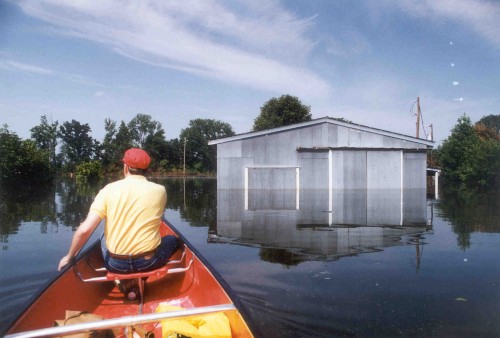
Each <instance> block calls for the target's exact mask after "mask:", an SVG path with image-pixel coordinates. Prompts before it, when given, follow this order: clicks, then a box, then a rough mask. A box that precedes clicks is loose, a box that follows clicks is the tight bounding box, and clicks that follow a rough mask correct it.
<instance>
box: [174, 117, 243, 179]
mask: <svg viewBox="0 0 500 338" xmlns="http://www.w3.org/2000/svg"><path fill="white" fill-rule="evenodd" d="M233 135H234V131H233V128H232V127H231V125H229V124H228V123H225V122H222V121H218V120H211V119H194V120H191V121H189V127H188V128H186V129H183V130H181V133H180V137H179V139H180V140H179V141H180V143H181V144H182V145H184V142H186V165H187V166H188V167H189V168H191V169H194V170H196V171H214V170H215V169H216V167H217V162H216V161H217V158H216V148H215V147H210V146H209V145H208V141H210V140H215V139H218V138H223V137H229V136H233Z"/></svg>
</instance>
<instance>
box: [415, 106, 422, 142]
mask: <svg viewBox="0 0 500 338" xmlns="http://www.w3.org/2000/svg"><path fill="white" fill-rule="evenodd" d="M420 114H421V111H420V97H417V136H416V137H417V138H419V137H420Z"/></svg>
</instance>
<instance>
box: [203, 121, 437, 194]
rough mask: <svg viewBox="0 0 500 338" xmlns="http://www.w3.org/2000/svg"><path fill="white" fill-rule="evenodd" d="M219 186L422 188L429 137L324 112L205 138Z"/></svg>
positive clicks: (243, 187)
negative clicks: (214, 148)
mask: <svg viewBox="0 0 500 338" xmlns="http://www.w3.org/2000/svg"><path fill="white" fill-rule="evenodd" d="M209 144H210V145H216V146H217V188H218V189H245V190H252V189H294V190H297V191H298V190H303V189H329V190H350V189H368V190H370V189H396V190H402V189H418V190H421V189H425V188H426V158H427V153H426V152H427V150H428V149H432V147H433V144H434V143H433V142H431V141H427V140H425V139H420V138H415V137H411V136H406V135H402V134H398V133H393V132H390V131H386V130H381V129H376V128H371V127H367V126H362V125H358V124H353V123H347V122H343V121H339V120H336V119H333V118H329V117H323V118H319V119H315V120H312V121H308V122H303V123H299V124H294V125H290V126H285V127H280V128H274V129H269V130H264V131H258V132H250V133H245V134H240V135H236V136H232V137H227V138H223V139H219V140H213V141H210V142H209Z"/></svg>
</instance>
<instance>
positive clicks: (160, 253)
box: [101, 234, 179, 273]
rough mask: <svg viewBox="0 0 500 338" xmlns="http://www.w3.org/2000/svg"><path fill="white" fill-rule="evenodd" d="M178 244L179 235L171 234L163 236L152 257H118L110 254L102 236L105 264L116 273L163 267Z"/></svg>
mask: <svg viewBox="0 0 500 338" xmlns="http://www.w3.org/2000/svg"><path fill="white" fill-rule="evenodd" d="M178 246H179V240H178V239H177V237H175V236H171V235H169V236H165V237H162V239H161V243H160V245H159V246H158V247H157V248H156V252H155V254H154V255H153V257H151V258H150V259H145V258H144V257H139V258H127V259H118V258H114V257H111V256H110V255H109V251H108V248H107V247H106V240H105V238H104V234H103V235H102V236H101V250H102V256H103V259H104V266H105V267H106V269H107V270H108V271H110V272H115V273H132V272H145V271H151V270H155V269H158V268H161V267H162V266H164V265H165V264H167V262H168V260H169V259H170V257H172V255H173V254H174V252H175V250H177V247H178Z"/></svg>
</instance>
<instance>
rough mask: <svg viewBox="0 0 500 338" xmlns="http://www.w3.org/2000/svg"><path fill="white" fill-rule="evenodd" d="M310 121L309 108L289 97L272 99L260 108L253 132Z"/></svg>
mask: <svg viewBox="0 0 500 338" xmlns="http://www.w3.org/2000/svg"><path fill="white" fill-rule="evenodd" d="M310 120H311V107H310V106H306V105H303V104H302V102H300V100H299V99H298V98H297V97H295V96H291V95H282V96H281V97H280V98H275V97H273V98H272V99H270V100H269V101H267V102H266V103H265V104H264V105H263V106H262V107H261V108H260V115H259V116H258V117H257V118H256V119H255V120H254V125H253V130H254V131H259V130H266V129H271V128H277V127H282V126H288V125H290V124H295V123H300V122H305V121H310Z"/></svg>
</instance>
